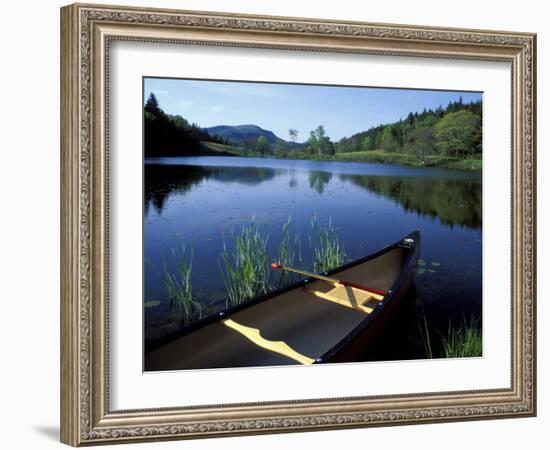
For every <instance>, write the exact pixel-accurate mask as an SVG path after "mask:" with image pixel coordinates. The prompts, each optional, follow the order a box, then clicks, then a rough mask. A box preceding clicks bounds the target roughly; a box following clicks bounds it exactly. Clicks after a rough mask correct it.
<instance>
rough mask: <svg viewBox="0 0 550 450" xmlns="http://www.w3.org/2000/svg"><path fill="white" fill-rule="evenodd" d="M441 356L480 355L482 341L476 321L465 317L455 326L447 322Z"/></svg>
mask: <svg viewBox="0 0 550 450" xmlns="http://www.w3.org/2000/svg"><path fill="white" fill-rule="evenodd" d="M442 344H443V350H442V352H443V356H444V357H445V358H466V357H474V356H481V355H482V352H483V341H482V337H481V332H480V331H479V328H478V321H477V320H476V319H474V318H471V319H470V320H469V321H466V319H464V320H463V322H462V323H461V324H460V325H459V326H458V327H457V328H453V327H452V326H451V324H449V329H448V331H447V336H444V337H443V338H442Z"/></svg>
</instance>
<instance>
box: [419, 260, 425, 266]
mask: <svg viewBox="0 0 550 450" xmlns="http://www.w3.org/2000/svg"><path fill="white" fill-rule="evenodd" d="M418 265H419V266H425V265H426V261H424V260H423V259H419V260H418Z"/></svg>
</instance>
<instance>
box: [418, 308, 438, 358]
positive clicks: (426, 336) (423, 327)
mask: <svg viewBox="0 0 550 450" xmlns="http://www.w3.org/2000/svg"><path fill="white" fill-rule="evenodd" d="M421 319H422V323H419V324H418V328H419V330H420V338H421V339H422V346H423V347H424V353H425V354H426V358H428V359H432V358H433V357H434V355H433V351H432V341H431V339H430V331H429V329H428V321H427V319H426V312H425V311H424V308H422V317H421Z"/></svg>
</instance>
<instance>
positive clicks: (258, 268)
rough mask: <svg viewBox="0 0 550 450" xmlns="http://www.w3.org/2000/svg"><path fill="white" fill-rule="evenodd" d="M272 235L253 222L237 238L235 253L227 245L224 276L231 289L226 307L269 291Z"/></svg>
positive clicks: (222, 264) (224, 244)
mask: <svg viewBox="0 0 550 450" xmlns="http://www.w3.org/2000/svg"><path fill="white" fill-rule="evenodd" d="M268 239H269V234H268V233H267V232H264V231H262V230H261V229H260V227H259V226H258V225H257V224H256V223H255V222H254V220H252V223H251V224H249V225H243V227H242V229H241V233H240V234H239V235H233V244H234V245H233V247H234V248H233V251H232V252H231V253H230V252H229V250H228V248H227V246H226V243H225V241H224V243H223V252H222V255H221V256H222V262H221V263H220V266H221V271H222V276H223V279H224V283H225V287H226V290H227V299H226V307H229V306H234V305H238V304H240V303H243V302H245V301H246V300H249V299H252V298H254V297H256V296H258V295H260V294H263V293H265V292H267V291H268V290H269V283H268V279H269V268H268V267H269V265H268V263H269V261H268V255H267V242H268Z"/></svg>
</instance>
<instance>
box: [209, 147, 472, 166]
mask: <svg viewBox="0 0 550 450" xmlns="http://www.w3.org/2000/svg"><path fill="white" fill-rule="evenodd" d="M203 144H204V145H205V147H206V148H208V149H209V150H213V151H217V152H219V153H220V156H223V155H224V154H225V156H241V157H245V158H246V157H254V158H263V157H265V158H275V159H290V160H306V161H309V160H313V161H339V162H359V163H371V164H391V165H399V166H411V167H430V168H439V169H455V170H468V171H481V169H482V160H481V155H474V158H467V159H461V158H455V157H452V156H445V155H428V156H426V158H425V160H424V161H422V160H421V159H420V158H419V157H418V156H416V155H415V154H412V153H396V152H395V153H394V152H387V151H385V150H363V151H359V152H345V153H336V154H334V155H313V154H309V153H304V152H301V151H300V150H292V151H288V152H286V153H277V154H267V155H262V154H261V153H258V152H254V151H251V150H244V149H242V148H241V147H237V146H232V145H224V144H217V143H212V142H207V143H206V142H205V143H203Z"/></svg>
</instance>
